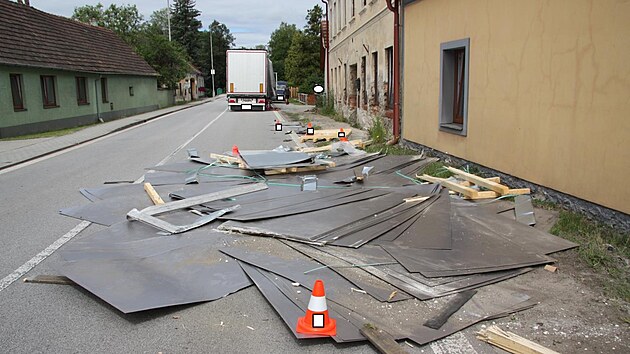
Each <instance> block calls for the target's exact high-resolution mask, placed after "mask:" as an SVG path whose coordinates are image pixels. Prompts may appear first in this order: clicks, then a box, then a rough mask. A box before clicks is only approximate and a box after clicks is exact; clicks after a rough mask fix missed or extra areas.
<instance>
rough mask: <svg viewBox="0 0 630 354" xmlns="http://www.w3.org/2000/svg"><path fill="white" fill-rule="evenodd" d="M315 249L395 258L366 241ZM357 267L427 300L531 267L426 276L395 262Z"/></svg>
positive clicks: (374, 259) (361, 260) (371, 260)
mask: <svg viewBox="0 0 630 354" xmlns="http://www.w3.org/2000/svg"><path fill="white" fill-rule="evenodd" d="M316 249H317V250H320V251H322V252H325V253H328V254H331V255H333V256H335V257H337V258H339V259H340V260H342V261H345V262H348V263H351V264H378V263H391V262H393V261H395V259H394V258H393V257H391V256H390V255H389V254H388V253H387V252H385V251H384V250H383V249H382V248H380V247H375V246H368V245H366V246H363V247H361V248H359V249H352V248H342V247H333V246H330V247H329V246H327V247H317V248H316ZM361 269H363V270H365V271H366V272H368V273H370V274H372V275H374V276H375V277H377V278H379V279H382V280H383V281H385V282H387V283H389V284H391V285H393V286H395V287H397V288H399V289H401V290H403V291H405V292H407V293H408V294H410V295H412V296H415V297H416V298H418V299H420V300H428V299H432V298H436V297H442V296H446V295H450V294H455V293H457V292H460V291H464V290H468V289H475V288H478V287H481V286H484V285H488V284H492V283H496V282H498V281H501V280H505V279H508V278H511V277H514V276H516V275H519V274H523V273H526V272H528V271H530V270H531V268H524V269H518V270H510V271H498V272H492V273H483V274H472V275H466V276H454V277H445V278H426V277H424V276H422V275H421V274H420V273H409V272H408V271H407V270H406V269H405V268H404V267H402V266H401V265H398V264H395V265H382V266H367V267H362V268H361Z"/></svg>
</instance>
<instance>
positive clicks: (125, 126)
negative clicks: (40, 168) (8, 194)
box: [0, 97, 216, 171]
mask: <svg viewBox="0 0 630 354" xmlns="http://www.w3.org/2000/svg"><path fill="white" fill-rule="evenodd" d="M215 100H216V97H215V98H211V99H208V100H204V101H202V102H200V103H196V102H195V103H194V104H186V105H182V106H181V107H178V109H174V110H172V111H169V112H164V113H159V114H156V115H155V116H152V117H150V118H146V119H141V120H137V121H133V122H129V124H126V125H124V126H122V127H117V128H115V129H113V130H110V131H108V132H106V133H104V134H99V135H96V136H93V137H90V138H88V139H84V140H81V141H79V142H77V143H74V144H68V145H66V146H63V147H60V148H58V149H53V150H49V151H46V152H45V153H42V154H39V155H35V156H32V157H29V158H27V159H23V160H20V161H15V162H11V163H10V164H7V165H4V166H0V171H2V170H4V169H7V168H10V167H14V166H17V165H20V164H23V163H25V162H29V161H32V160H35V159H38V158H41V157H44V156H48V155H51V154H54V153H57V152H60V151H63V150H66V149H69V148H72V147H75V146H78V145H82V144H85V143H88V142H90V141H93V140H96V139H100V138H102V137H105V136H108V135H110V134H114V133H117V132H121V131H124V130H126V129H129V128H131V127H134V126H137V125H140V124H144V123H146V122H150V121H152V120H154V119H157V118H160V117H163V116H165V115H168V114H171V113H175V112H180V111H183V110H185V109H189V108H193V107H197V106H201V105H204V104H207V103H210V102H214V101H215ZM147 113H149V112H147ZM126 118H130V117H126ZM88 129H89V128H88Z"/></svg>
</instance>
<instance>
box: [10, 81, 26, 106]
mask: <svg viewBox="0 0 630 354" xmlns="http://www.w3.org/2000/svg"><path fill="white" fill-rule="evenodd" d="M9 79H10V81H11V96H13V110H14V111H16V112H18V111H24V110H26V108H24V90H23V86H24V83H23V81H22V74H9Z"/></svg>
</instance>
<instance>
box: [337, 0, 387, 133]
mask: <svg viewBox="0 0 630 354" xmlns="http://www.w3.org/2000/svg"><path fill="white" fill-rule="evenodd" d="M393 21H394V20H393V14H392V12H391V11H389V9H388V8H387V5H386V3H385V2H384V1H378V0H330V1H328V21H327V22H328V37H329V43H328V51H329V53H328V71H327V75H328V83H329V87H328V92H329V93H330V94H332V95H334V98H335V103H336V108H337V110H340V111H341V112H343V114H344V116H346V117H351V118H353V119H356V121H357V122H358V123H359V125H361V126H364V127H366V126H370V125H371V122H372V119H373V118H374V117H375V116H389V117H391V110H392V108H393V93H392V84H393V43H394V34H393V33H394V32H393V23H394V22H393Z"/></svg>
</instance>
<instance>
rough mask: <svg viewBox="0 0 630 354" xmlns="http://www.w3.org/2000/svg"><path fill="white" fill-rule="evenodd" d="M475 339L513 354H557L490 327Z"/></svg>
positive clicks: (527, 340) (497, 328) (480, 332)
mask: <svg viewBox="0 0 630 354" xmlns="http://www.w3.org/2000/svg"><path fill="white" fill-rule="evenodd" d="M477 339H479V340H482V341H484V342H486V343H490V344H492V345H494V346H496V347H499V348H501V349H503V350H505V351H507V352H510V353H515V354H558V352H555V351H553V350H551V349H549V348H546V347H543V346H542V345H540V344H538V343H535V342H532V341H530V340H529V339H525V338H523V337H521V336H518V335H516V334H514V333H511V332H508V331H504V330H502V329H500V328H499V327H497V326H490V327H488V328H487V329H483V330H481V331H479V332H478V333H477Z"/></svg>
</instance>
